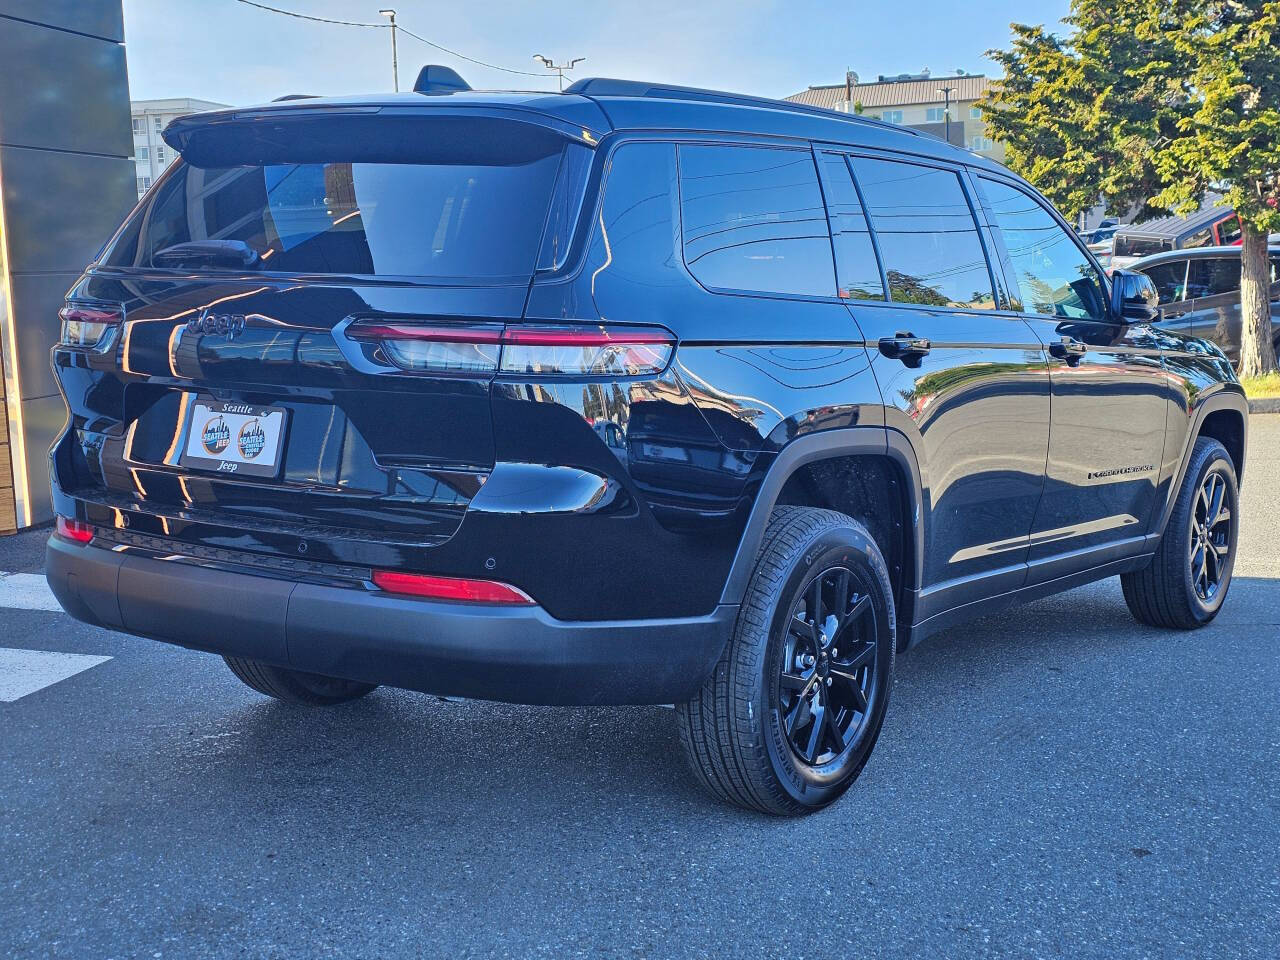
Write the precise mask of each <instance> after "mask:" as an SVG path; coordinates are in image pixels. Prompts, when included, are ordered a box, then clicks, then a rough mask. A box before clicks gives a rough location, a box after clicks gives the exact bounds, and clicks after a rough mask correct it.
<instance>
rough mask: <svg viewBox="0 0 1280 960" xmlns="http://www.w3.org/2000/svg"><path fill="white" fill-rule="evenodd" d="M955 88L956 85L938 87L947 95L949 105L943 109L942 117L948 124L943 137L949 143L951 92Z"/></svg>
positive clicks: (939, 90) (941, 92)
mask: <svg viewBox="0 0 1280 960" xmlns="http://www.w3.org/2000/svg"><path fill="white" fill-rule="evenodd" d="M953 90H955V87H939V88H938V92H939V93H940V94H942V95H943V96H944V97H946V104H947V105H946V106H945V107H944V108H943V110H942V119H943V122H944V123H945V124H946V126H945V127H944V128H943V129H945V130H946V134H945V136H944V137H943V139H945V140H946V141H947V143H950V142H951V93H952V91H953Z"/></svg>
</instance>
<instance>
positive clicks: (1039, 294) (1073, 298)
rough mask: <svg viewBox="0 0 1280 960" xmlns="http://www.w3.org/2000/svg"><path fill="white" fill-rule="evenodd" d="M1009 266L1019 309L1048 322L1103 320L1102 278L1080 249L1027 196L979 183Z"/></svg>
mask: <svg viewBox="0 0 1280 960" xmlns="http://www.w3.org/2000/svg"><path fill="white" fill-rule="evenodd" d="M982 188H983V190H984V191H985V192H986V195H987V200H988V202H989V203H990V206H991V213H992V216H994V218H995V221H996V224H995V225H996V227H997V228H998V229H999V230H1000V233H1001V235H1002V236H1003V237H1004V245H1005V248H1006V249H1007V250H1008V251H1009V259H1010V260H1011V261H1012V263H1013V269H1014V277H1013V278H1012V279H1013V282H1015V283H1017V285H1018V290H1019V292H1020V293H1021V295H1022V305H1023V309H1024V310H1025V311H1027V312H1028V313H1038V314H1042V315H1044V316H1047V317H1063V318H1067V319H1072V320H1104V319H1105V318H1106V315H1107V310H1106V300H1105V299H1104V297H1103V285H1102V277H1101V276H1100V275H1099V273H1098V270H1097V268H1096V267H1094V265H1093V262H1092V261H1091V260H1090V259H1089V258H1088V257H1087V256H1086V255H1085V253H1084V251H1083V250H1082V249H1081V248H1080V245H1079V244H1078V243H1076V241H1075V240H1074V239H1073V238H1072V236H1071V235H1070V234H1069V233H1068V232H1067V231H1066V230H1064V229H1063V228H1062V226H1061V225H1060V224H1059V223H1058V221H1057V220H1056V219H1055V218H1054V217H1053V216H1052V215H1051V214H1050V213H1049V211H1048V210H1046V209H1045V208H1044V207H1043V206H1041V205H1040V203H1039V202H1038V201H1037V200H1036V199H1035V198H1034V197H1032V196H1031V195H1030V194H1028V193H1026V192H1024V191H1022V190H1019V189H1017V188H1016V187H1012V186H1010V185H1009V184H1007V183H1001V182H1000V181H997V180H988V179H986V178H985V177H984V178H983V179H982Z"/></svg>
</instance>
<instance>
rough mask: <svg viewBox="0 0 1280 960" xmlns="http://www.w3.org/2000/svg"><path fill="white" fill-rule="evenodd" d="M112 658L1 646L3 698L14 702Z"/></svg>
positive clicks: (0, 669)
mask: <svg viewBox="0 0 1280 960" xmlns="http://www.w3.org/2000/svg"><path fill="white" fill-rule="evenodd" d="M110 659H111V658H110V657H97V656H90V655H89V654H86V653H48V652H46V651H44V650H12V649H8V648H5V647H0V702H3V703H12V702H13V701H15V700H17V699H19V698H21V697H25V696H26V695H27V694H29V693H35V692H36V691H37V690H43V689H44V688H45V687H49V686H52V685H53V684H55V683H57V682H58V681H59V680H65V679H67V677H74V676H75V675H76V674H77V673H80V672H81V671H83V670H88V669H89V668H90V667H96V666H97V665H98V664H100V663H105V662H106V661H108V660H110Z"/></svg>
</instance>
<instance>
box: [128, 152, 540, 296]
mask: <svg viewBox="0 0 1280 960" xmlns="http://www.w3.org/2000/svg"><path fill="white" fill-rule="evenodd" d="M300 139H301V138H300ZM419 142H421V141H419ZM450 149H454V148H450ZM564 150H565V142H564V141H563V140H562V139H560V138H558V137H555V138H553V137H548V136H529V137H527V138H526V140H525V141H524V142H515V141H512V140H509V139H507V138H505V137H499V136H490V137H488V138H487V139H479V138H477V139H475V140H473V141H472V144H471V146H470V148H469V149H468V150H467V151H466V152H465V153H462V152H461V151H458V150H456V149H454V152H453V153H451V154H450V155H448V156H443V155H441V156H438V157H433V156H432V155H431V151H432V148H431V147H430V146H424V147H412V148H410V149H408V150H407V151H405V150H401V154H402V155H403V154H404V153H405V152H408V153H409V155H410V157H412V162H409V159H408V158H406V161H405V162H386V161H383V160H381V159H378V160H374V161H365V160H363V159H362V158H361V152H362V151H364V152H366V154H367V153H368V144H367V142H366V143H360V142H358V141H356V140H354V139H353V142H352V143H351V145H350V146H349V147H344V146H343V145H342V144H337V145H334V144H329V145H326V148H325V150H324V151H323V152H324V153H326V154H328V155H329V156H331V157H332V159H320V160H316V159H314V158H313V156H307V157H304V158H300V160H299V162H288V161H287V160H282V161H281V162H275V160H274V158H273V159H272V160H271V161H270V162H261V163H251V164H249V163H246V164H239V163H234V162H233V163H228V164H225V165H223V164H221V163H219V164H217V165H206V166H197V165H194V164H190V163H188V164H184V165H182V166H181V167H179V168H178V169H176V170H175V171H174V173H173V175H171V176H170V177H168V178H167V179H166V181H165V183H164V186H163V187H162V189H161V190H160V192H159V193H158V194H157V195H156V197H155V202H154V204H153V205H152V206H151V208H150V213H149V214H148V222H147V224H146V227H145V230H144V232H143V237H144V238H145V239H144V242H143V243H142V244H141V245H140V247H139V248H134V249H133V250H127V249H122V250H120V251H119V254H118V255H117V252H116V251H113V252H112V255H111V260H110V261H109V262H111V263H112V264H113V265H130V264H134V263H137V264H140V265H144V266H145V265H150V264H152V261H153V258H154V256H155V255H156V254H157V253H158V252H160V251H161V250H164V249H166V248H170V247H173V246H174V245H176V244H181V243H187V242H191V241H208V240H226V241H239V242H240V243H242V244H245V245H247V247H248V248H249V251H251V252H252V253H254V254H257V257H258V259H257V261H256V262H255V263H254V264H253V265H252V266H251V267H250V268H249V269H253V270H264V271H288V272H298V273H334V274H378V275H391V276H418V277H440V278H459V279H498V278H527V277H528V276H529V274H530V273H532V271H533V269H534V266H535V261H536V259H537V257H538V252H539V245H540V242H541V241H542V237H543V227H544V225H545V224H546V223H547V215H548V208H549V206H550V203H551V197H552V192H553V185H554V184H555V182H556V178H557V173H558V171H559V169H560V165H561V158H562V155H563V153H564ZM245 152H246V153H248V152H250V150H249V148H246V149H245ZM315 152H316V150H314V149H313V150H312V151H311V153H312V154H314V153H315ZM343 153H345V154H346V156H343V155H342V154H343ZM220 159H221V157H220ZM558 254H559V251H558V250H553V251H552V253H551V259H552V260H553V261H554V260H555V259H556V256H557V255H558ZM166 265H174V264H173V263H172V262H171V260H170V258H166ZM196 265H197V266H199V267H200V269H235V270H237V271H242V270H243V269H244V268H243V267H241V266H238V265H236V264H234V263H232V264H228V263H227V262H226V260H225V258H224V259H223V260H222V261H221V262H219V261H218V260H217V259H207V260H206V261H203V262H199V263H198V264H196Z"/></svg>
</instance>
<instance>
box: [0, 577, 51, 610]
mask: <svg viewBox="0 0 1280 960" xmlns="http://www.w3.org/2000/svg"><path fill="white" fill-rule="evenodd" d="M0 607H11V608H13V609H16V610H54V611H60V610H61V609H62V607H60V606H59V605H58V601H57V600H55V599H54V598H53V594H52V593H50V592H49V584H48V583H46V582H45V579H44V575H43V574H40V573H4V572H2V571H0Z"/></svg>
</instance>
